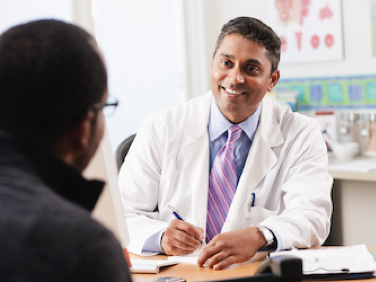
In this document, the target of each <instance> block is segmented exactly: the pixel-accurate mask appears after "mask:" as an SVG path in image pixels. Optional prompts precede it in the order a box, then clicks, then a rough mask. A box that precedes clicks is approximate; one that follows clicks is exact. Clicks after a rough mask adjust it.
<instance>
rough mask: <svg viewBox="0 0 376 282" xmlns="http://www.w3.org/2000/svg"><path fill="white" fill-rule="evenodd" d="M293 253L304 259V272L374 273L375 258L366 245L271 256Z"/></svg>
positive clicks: (280, 253) (375, 268)
mask: <svg viewBox="0 0 376 282" xmlns="http://www.w3.org/2000/svg"><path fill="white" fill-rule="evenodd" d="M280 255H293V256H296V257H299V258H301V259H302V263H303V274H304V275H311V274H337V273H348V274H349V273H373V272H375V271H376V264H375V261H374V258H373V257H372V255H371V254H370V252H369V251H368V250H367V248H366V246H365V245H356V246H350V247H335V248H334V247H330V248H320V249H309V250H292V251H283V252H276V253H271V254H270V256H271V257H274V256H280Z"/></svg>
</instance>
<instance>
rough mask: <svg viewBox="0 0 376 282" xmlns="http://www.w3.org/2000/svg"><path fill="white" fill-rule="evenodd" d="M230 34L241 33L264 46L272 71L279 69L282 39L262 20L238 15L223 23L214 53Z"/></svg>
mask: <svg viewBox="0 0 376 282" xmlns="http://www.w3.org/2000/svg"><path fill="white" fill-rule="evenodd" d="M229 34H240V35H242V36H244V37H246V38H248V39H249V40H252V41H254V42H255V43H257V44H259V45H260V46H263V47H264V48H265V49H266V50H267V58H268V59H269V61H270V62H271V64H272V73H273V72H274V71H275V70H276V69H278V64H279V60H280V56H281V40H280V39H279V37H278V36H277V35H276V34H275V33H274V31H273V30H272V29H271V28H270V27H269V26H267V25H266V24H264V23H263V22H262V21H260V20H258V19H255V18H251V17H238V18H235V19H232V20H230V21H229V22H228V23H226V24H225V25H223V27H222V30H221V33H220V34H219V36H218V39H217V43H216V46H215V50H214V55H215V53H216V52H217V50H218V48H219V47H220V46H221V44H222V41H223V39H224V38H225V37H226V35H229Z"/></svg>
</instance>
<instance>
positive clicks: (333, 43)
mask: <svg viewBox="0 0 376 282" xmlns="http://www.w3.org/2000/svg"><path fill="white" fill-rule="evenodd" d="M270 1H271V6H272V9H271V13H272V17H271V24H270V25H271V27H272V28H273V30H274V31H275V32H276V33H277V35H278V36H279V37H280V39H281V43H282V45H281V63H299V62H318V61H335V60H342V59H343V38H342V10H341V0H270Z"/></svg>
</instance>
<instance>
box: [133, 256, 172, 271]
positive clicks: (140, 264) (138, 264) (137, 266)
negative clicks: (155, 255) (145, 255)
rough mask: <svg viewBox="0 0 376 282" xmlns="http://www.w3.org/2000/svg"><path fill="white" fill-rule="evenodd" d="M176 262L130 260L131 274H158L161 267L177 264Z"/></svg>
mask: <svg viewBox="0 0 376 282" xmlns="http://www.w3.org/2000/svg"><path fill="white" fill-rule="evenodd" d="M178 263H179V262H178V261H173V260H161V259H131V264H132V267H130V270H131V273H159V270H160V268H161V267H164V266H170V265H175V264H178Z"/></svg>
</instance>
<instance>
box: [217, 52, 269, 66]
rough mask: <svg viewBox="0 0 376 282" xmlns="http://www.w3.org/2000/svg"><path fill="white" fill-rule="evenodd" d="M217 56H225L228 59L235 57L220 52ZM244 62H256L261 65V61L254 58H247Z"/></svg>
mask: <svg viewBox="0 0 376 282" xmlns="http://www.w3.org/2000/svg"><path fill="white" fill-rule="evenodd" d="M219 56H220V57H225V58H228V59H235V57H234V56H233V55H231V54H225V53H221V54H219ZM246 62H247V63H253V64H256V65H262V63H261V62H260V61H259V60H256V59H248V60H247V61H246Z"/></svg>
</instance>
